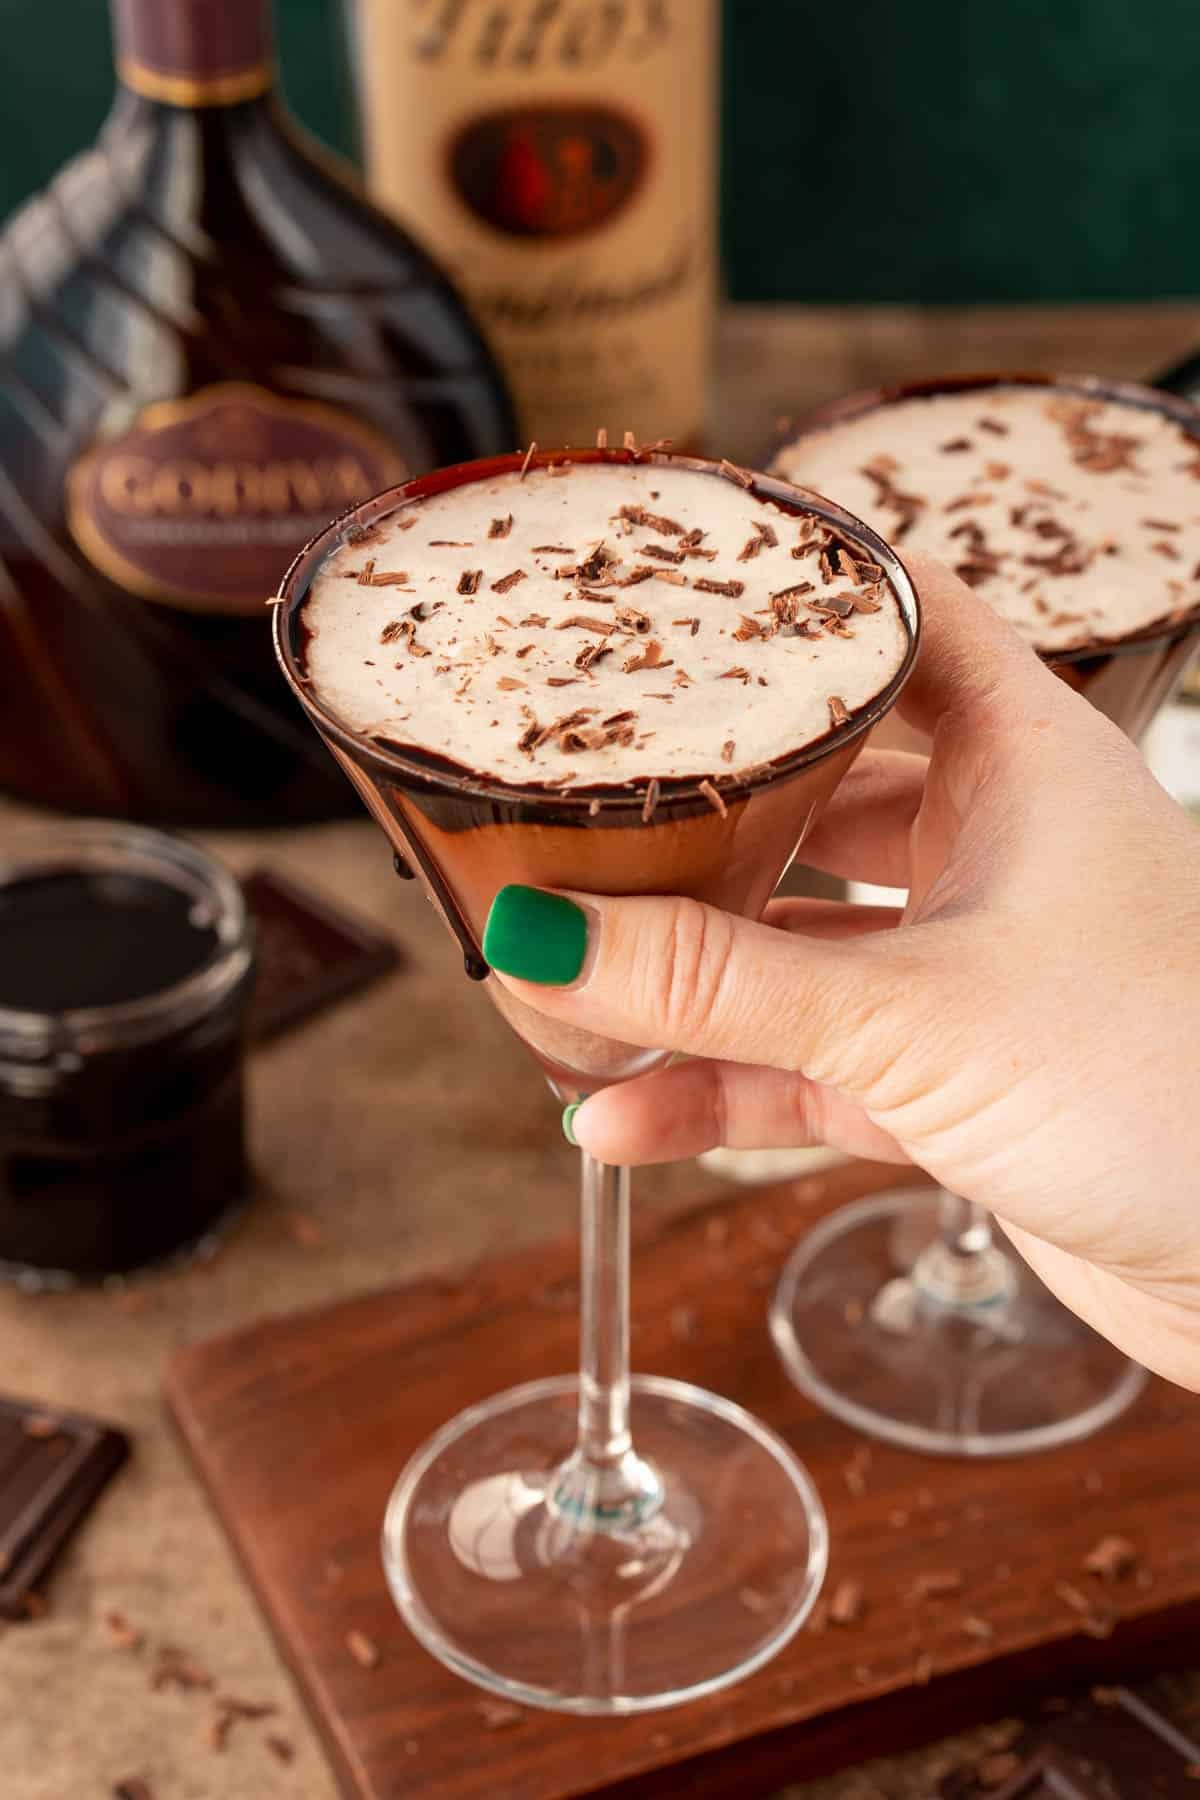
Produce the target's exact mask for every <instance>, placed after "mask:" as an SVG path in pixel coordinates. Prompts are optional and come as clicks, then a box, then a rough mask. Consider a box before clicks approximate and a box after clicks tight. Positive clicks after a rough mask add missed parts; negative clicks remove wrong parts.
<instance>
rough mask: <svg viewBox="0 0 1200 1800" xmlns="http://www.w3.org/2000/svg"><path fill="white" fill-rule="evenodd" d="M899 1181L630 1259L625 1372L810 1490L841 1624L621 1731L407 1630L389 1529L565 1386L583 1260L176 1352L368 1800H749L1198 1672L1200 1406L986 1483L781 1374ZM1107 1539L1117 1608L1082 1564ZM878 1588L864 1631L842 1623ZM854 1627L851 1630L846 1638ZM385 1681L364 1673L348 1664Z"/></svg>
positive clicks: (1178, 1402)
mask: <svg viewBox="0 0 1200 1800" xmlns="http://www.w3.org/2000/svg"><path fill="white" fill-rule="evenodd" d="M894 1179H895V1174H894V1171H888V1170H883V1169H880V1168H872V1167H871V1166H869V1165H863V1164H859V1165H845V1166H842V1167H840V1168H838V1169H835V1170H833V1171H830V1172H828V1173H826V1174H824V1175H822V1176H810V1177H808V1178H806V1179H805V1180H804V1181H803V1182H800V1183H797V1184H794V1185H792V1186H790V1187H781V1188H776V1189H771V1190H758V1191H757V1192H754V1193H750V1194H747V1193H746V1192H745V1191H744V1190H743V1191H742V1192H741V1193H739V1194H738V1195H736V1196H734V1197H732V1198H730V1199H729V1200H727V1201H726V1202H724V1203H718V1204H717V1205H716V1206H714V1207H710V1208H707V1209H705V1210H703V1211H702V1212H700V1213H697V1214H691V1215H688V1216H687V1217H685V1218H682V1219H675V1220H671V1221H666V1222H662V1221H659V1222H656V1223H655V1224H653V1225H652V1226H651V1228H650V1230H649V1231H648V1233H647V1234H645V1236H644V1237H643V1241H642V1242H641V1243H640V1245H639V1248H638V1251H637V1254H636V1257H635V1275H634V1316H635V1321H636V1324H635V1331H634V1360H635V1366H636V1367H637V1368H638V1369H639V1370H645V1371H650V1372H655V1373H659V1374H666V1375H673V1376H679V1377H682V1378H686V1379H687V1380H690V1381H696V1382H699V1383H701V1384H702V1385H705V1386H710V1387H713V1388H715V1389H717V1390H718V1391H720V1392H722V1393H725V1394H727V1395H729V1396H730V1397H731V1398H734V1399H736V1400H738V1401H740V1402H742V1403H743V1404H744V1405H746V1406H748V1407H749V1408H750V1409H751V1410H752V1411H754V1412H755V1413H757V1414H758V1415H759V1416H761V1417H762V1418H764V1419H765V1420H767V1421H768V1423H770V1424H772V1425H773V1426H774V1427H775V1428H776V1429H777V1430H778V1431H780V1432H782V1434H783V1435H784V1436H785V1437H786V1438H787V1439H788V1441H789V1442H790V1443H792V1444H793V1445H794V1446H795V1447H796V1449H797V1450H798V1451H799V1452H800V1454H801V1455H802V1456H803V1457H804V1459H805V1461H806V1462H807V1463H808V1465H809V1467H810V1469H811V1470H812V1473H813V1475H814V1477H815V1478H816V1481H817V1484H818V1486H819V1488H820V1490H821V1493H822V1496H823V1498H824V1500H825V1503H826V1506H827V1508H828V1511H829V1517H830V1528H831V1535H832V1544H833V1553H832V1562H831V1569H830V1578H829V1582H828V1584H827V1588H826V1604H825V1605H824V1606H821V1607H819V1608H818V1612H817V1615H816V1616H815V1618H814V1620H813V1621H812V1622H811V1623H810V1625H809V1626H808V1627H806V1628H805V1630H804V1631H803V1632H802V1633H801V1634H800V1636H799V1637H798V1638H797V1639H796V1640H795V1641H794V1642H793V1643H792V1645H790V1646H789V1647H788V1648H787V1649H786V1650H785V1651H784V1652H783V1653H782V1655H781V1656H780V1657H779V1658H778V1659H777V1660H776V1661H775V1662H774V1663H773V1664H771V1665H770V1666H769V1667H768V1668H767V1669H766V1670H764V1671H763V1672H762V1673H760V1674H759V1675H757V1676H755V1677H753V1678H752V1679H750V1680H749V1681H747V1682H745V1683H743V1684H742V1685H740V1686H739V1687H737V1688H736V1689H733V1690H730V1691H729V1692H727V1693H725V1694H721V1695H717V1696H714V1697H713V1698H711V1699H709V1700H706V1701H702V1702H699V1703H696V1704H693V1705H691V1706H688V1707H684V1708H680V1709H678V1710H676V1711H673V1712H665V1713H660V1714H649V1715H642V1716H641V1717H638V1718H634V1719H629V1720H619V1721H593V1720H575V1719H569V1718H564V1717H561V1716H557V1715H553V1714H549V1713H536V1712H531V1711H525V1710H521V1709H517V1708H511V1707H505V1706H500V1705H498V1704H497V1703H496V1702H494V1701H491V1700H489V1699H488V1698H487V1697H486V1696H485V1695H483V1694H482V1693H480V1692H479V1691H477V1690H475V1689H474V1688H472V1687H470V1686H468V1685H467V1684H466V1683H464V1682H462V1681H460V1680H458V1679H457V1678H456V1677H455V1676H453V1675H451V1674H449V1673H448V1672H447V1671H445V1670H443V1669H442V1668H441V1667H440V1666H439V1665H438V1664H437V1663H435V1662H434V1661H433V1660H432V1659H431V1658H430V1657H429V1656H427V1655H426V1653H425V1652H424V1651H423V1650H422V1649H420V1647H419V1646H418V1645H417V1644H416V1642H415V1640H413V1639H412V1638H411V1637H410V1636H409V1634H408V1632H407V1630H406V1629H405V1627H404V1625H403V1623H402V1622H401V1620H400V1618H399V1617H398V1615H397V1614H396V1612H395V1610H394V1609H393V1606H392V1603H391V1600H390V1598H389V1596H388V1593H387V1589H386V1587H385V1585H384V1581H383V1576H382V1572H381V1568H380V1563H379V1549H378V1542H379V1527H380V1521H381V1518H382V1515H383V1510H384V1506H385V1503H386V1500H387V1496H388V1492H389V1490H390V1488H391V1485H392V1482H393V1481H394V1479H395V1477H396V1475H397V1474H398V1472H399V1470H400V1468H401V1466H402V1464H403V1463H404V1461H405V1460H406V1458H407V1457H408V1455H409V1454H410V1453H411V1451H413V1450H414V1449H416V1448H417V1446H418V1445H419V1444H420V1443H421V1442H422V1441H423V1440H424V1439H425V1437H426V1436H427V1435H428V1434H429V1433H430V1432H431V1431H432V1430H434V1429H435V1428H436V1427H437V1426H439V1425H441V1424H442V1423H443V1422H444V1421H445V1420H447V1419H448V1418H450V1416H451V1415H452V1414H453V1413H455V1412H457V1411H458V1410H459V1409H460V1408H461V1407H463V1406H465V1405H468V1404H470V1403H472V1402H474V1401H477V1400H480V1399H482V1398H484V1397H486V1396H487V1395H489V1394H491V1393H494V1392H496V1391H498V1390H499V1389H500V1388H502V1387H505V1386H508V1385H511V1384H514V1383H517V1382H522V1381H527V1380H530V1379H533V1378H535V1377H536V1376H538V1375H542V1374H546V1373H549V1372H557V1371H561V1370H567V1369H569V1368H570V1367H571V1366H572V1361H573V1356H574V1348H575V1316H574V1304H575V1284H574V1252H573V1247H572V1246H569V1245H567V1246H563V1247H561V1248H556V1249H552V1250H549V1251H547V1250H541V1251H533V1252H528V1251H522V1252H520V1253H518V1254H516V1255H513V1256H509V1257H507V1258H505V1259H503V1260H499V1261H494V1262H491V1263H490V1264H488V1265H487V1266H485V1267H482V1268H480V1269H477V1270H475V1271H473V1272H469V1273H465V1274H464V1275H463V1276H462V1277H461V1278H458V1279H446V1280H439V1281H433V1282H429V1281H427V1282H422V1283H418V1284H415V1285H413V1286H409V1287H405V1288H401V1289H398V1290H396V1291H394V1292H389V1293H382V1294H375V1295H370V1296H365V1297H363V1298H360V1299H352V1300H349V1301H347V1302H343V1303H342V1304H340V1305H338V1306H336V1307H333V1308H331V1309H329V1310H326V1311H324V1312H317V1313H308V1314H305V1315H302V1316H299V1317H296V1318H291V1319H287V1318H285V1319H279V1320H272V1321H266V1322H264V1323H262V1324H259V1325H254V1326H251V1327H249V1328H248V1329H242V1330H239V1331H235V1332H233V1333H230V1334H228V1335H226V1336H224V1337H221V1338H217V1339H215V1340H212V1341H210V1342H208V1343H205V1344H200V1345H194V1346H191V1347H190V1348H187V1349H185V1350H183V1351H181V1352H180V1353H179V1354H178V1355H177V1356H176V1357H175V1358H174V1360H173V1362H172V1364H171V1366H170V1370H169V1378H168V1392H169V1397H170V1402H171V1405H172V1408H173V1410H174V1413H175V1416H176V1419H177V1421H178V1423H179V1425H180V1426H181V1428H182V1430H183V1433H184V1436H185V1439H186V1441H187V1443H188V1446H189V1448H190V1450H191V1452H192V1455H193V1457H194V1459H195V1461H196V1463H197V1465H198V1468H199V1470H200V1473H201V1474H202V1476H203V1478H204V1480H205V1482H206V1484H207V1486H208V1489H209V1491H210V1494H211V1496H212V1498H213V1499H214V1501H215V1503H216V1506H217V1508H218V1510H219V1512H220V1515H221V1517H222V1519H223V1521H224V1523H225V1525H226V1527H227V1529H228V1530H229V1532H230V1534H231V1536H232V1538H233V1541H234V1543H235V1545H236V1547H237V1549H238V1551H239V1553H240V1556H241V1559H242V1562H243V1565H244V1567H245V1569H246V1571H247V1573H248V1575H249V1577H250V1580H251V1582H252V1584H253V1585H254V1587H255V1589H256V1591H257V1593H258V1596H259V1598H260V1600H261V1601H262V1603H263V1605H264V1607H265V1609H266V1612H267V1615H268V1618H269V1620H270V1621H271V1624H272V1626H273V1628H274V1631H275V1634H276V1637H277V1640H278V1642H279V1644H280V1647H281V1649H282V1651H283V1653H284V1655H285V1657H286V1658H287V1660H288V1662H289V1663H290V1665H291V1667H292V1669H293V1672H294V1673H295V1675H296V1677H297V1678H298V1680H299V1683H300V1685H301V1688H302V1690H303V1692H304V1694H305V1696H306V1698H307V1699H308V1701H309V1704H310V1705H311V1707H312V1708H313V1711H314V1713H315V1716H316V1719H317V1722H318V1725H319V1727H320V1729H321V1732H322V1735H323V1736H324V1739H325V1742H326V1745H327V1747H328V1749H329V1751H330V1753H331V1756H332V1758H333V1763H334V1767H335V1770H336V1772H337V1774H338V1776H339V1779H340V1780H341V1782H342V1785H343V1787H344V1789H345V1792H346V1793H347V1794H348V1795H352V1796H354V1797H355V1800H391V1797H393V1796H397V1795H400V1794H409V1793H420V1794H421V1795H422V1796H429V1797H430V1800H434V1797H436V1800H484V1796H489V1797H491V1796H497V1795H503V1796H504V1800H564V1797H565V1796H568V1795H578V1794H585V1793H586V1794H595V1793H603V1794H610V1795H617V1794H619V1795H622V1796H634V1795H642V1794H645V1795H647V1796H649V1795H654V1796H659V1795H663V1796H665V1795H676V1794H678V1795H683V1794H689V1795H712V1796H718V1795H727V1794H729V1793H731V1792H733V1791H734V1790H735V1788H736V1791H737V1792H738V1793H739V1794H743V1795H751V1794H762V1793H766V1792H769V1791H770V1790H771V1789H772V1788H774V1787H777V1786H779V1785H780V1784H781V1783H783V1782H785V1781H787V1780H799V1779H805V1778H808V1777H810V1776H813V1775H816V1774H819V1773H821V1772H823V1771H824V1770H827V1769H829V1768H832V1767H836V1766H838V1765H839V1764H843V1763H845V1762H849V1761H858V1760H861V1759H862V1758H864V1757H867V1756H874V1755H879V1754H882V1753H883V1752H885V1751H887V1750H891V1749H894V1748H896V1747H898V1746H900V1745H902V1744H904V1743H912V1742H914V1741H919V1740H920V1739H921V1738H922V1737H927V1736H929V1735H932V1734H933V1733H934V1732H936V1731H943V1732H944V1731H946V1730H949V1729H952V1728H955V1727H958V1726H960V1725H962V1724H965V1723H967V1722H969V1721H970V1720H972V1719H976V1718H979V1717H981V1716H992V1717H994V1716H995V1715H996V1714H997V1713H999V1712H1000V1711H1002V1710H1003V1709H1004V1708H1005V1707H1007V1706H1010V1705H1013V1704H1017V1703H1019V1702H1020V1700H1021V1699H1022V1698H1023V1697H1025V1696H1026V1695H1027V1694H1028V1693H1029V1692H1030V1691H1032V1690H1033V1689H1034V1688H1036V1687H1037V1686H1039V1685H1041V1686H1042V1687H1043V1688H1044V1686H1045V1684H1046V1683H1048V1682H1054V1683H1065V1682H1068V1681H1071V1680H1078V1679H1096V1678H1099V1677H1100V1676H1102V1675H1104V1674H1105V1673H1107V1672H1110V1671H1111V1670H1112V1669H1114V1668H1116V1667H1118V1666H1119V1667H1120V1669H1121V1670H1122V1672H1123V1673H1124V1674H1125V1675H1126V1676H1128V1675H1129V1673H1130V1671H1131V1670H1133V1669H1137V1668H1140V1667H1145V1668H1149V1667H1150V1666H1152V1665H1153V1664H1154V1663H1156V1662H1160V1663H1162V1662H1170V1661H1171V1660H1172V1659H1176V1660H1179V1659H1181V1658H1182V1657H1183V1655H1184V1654H1185V1651H1184V1648H1183V1646H1184V1645H1185V1643H1186V1642H1187V1640H1188V1637H1189V1636H1190V1635H1191V1633H1192V1632H1193V1631H1194V1629H1195V1627H1196V1626H1197V1625H1198V1624H1200V1534H1198V1533H1197V1529H1196V1519H1195V1508H1194V1502H1193V1497H1192V1494H1191V1491H1190V1483H1189V1482H1188V1481H1187V1480H1186V1479H1184V1478H1183V1475H1182V1470H1181V1460H1180V1459H1181V1454H1183V1453H1184V1446H1185V1445H1186V1442H1187V1427H1188V1425H1189V1424H1190V1425H1192V1426H1194V1425H1195V1424H1196V1423H1197V1422H1200V1398H1196V1397H1194V1396H1189V1395H1185V1394H1182V1393H1180V1392H1179V1391H1177V1390H1175V1389H1172V1388H1169V1387H1167V1386H1166V1385H1165V1384H1162V1383H1152V1384H1151V1385H1150V1387H1149V1389H1148V1391H1147V1393H1146V1395H1145V1396H1144V1397H1143V1399H1142V1400H1141V1401H1140V1402H1139V1403H1138V1404H1137V1405H1136V1406H1135V1407H1134V1409H1133V1410H1132V1411H1131V1412H1130V1413H1129V1414H1127V1415H1126V1416H1125V1417H1124V1418H1123V1419H1122V1420H1121V1421H1119V1422H1118V1423H1117V1424H1116V1425H1114V1426H1112V1427H1110V1429H1109V1430H1108V1431H1107V1432H1106V1433H1105V1434H1104V1436H1103V1439H1102V1440H1096V1441H1093V1442H1090V1443H1084V1444H1080V1445H1075V1446H1072V1447H1070V1448H1068V1449H1064V1450H1061V1451H1058V1452H1055V1453H1053V1454H1050V1455H1046V1456H1039V1457H1030V1458H1027V1459H1019V1460H1014V1461H1005V1462H997V1463H990V1464H979V1463H974V1464H972V1463H969V1462H966V1461H961V1460H945V1461H933V1460H930V1459H927V1458H923V1457H919V1456H915V1455H910V1454H907V1453H904V1452H901V1451H898V1450H892V1449H888V1448H884V1447H882V1446H872V1447H871V1448H870V1449H869V1450H867V1449H866V1447H865V1446H863V1444H862V1443H861V1441H860V1440H858V1439H857V1438H856V1437H855V1435H854V1434H853V1433H852V1432H850V1431H848V1430H847V1429H846V1428H845V1427H843V1426H842V1425H840V1424H839V1423H837V1422H836V1421H835V1420H833V1419H831V1418H827V1417H825V1416H824V1415H822V1414H820V1413H818V1412H816V1411H815V1410H814V1408H813V1407H812V1406H811V1405H810V1403H809V1402H808V1401H807V1400H805V1399H804V1398H803V1396H801V1395H800V1394H799V1393H798V1392H796V1391H795V1390H794V1389H793V1388H792V1387H791V1385H790V1384H789V1382H788V1381H787V1379H786V1378H785V1376H784V1375H783V1373H782V1371H781V1369H780V1367H779V1365H778V1364H777V1362H776V1359H775V1356H774V1352H773V1350H772V1348H771V1345H770V1342H769V1340H768V1337H767V1332H766V1327H765V1307H766V1303H767V1299H768V1295H769V1292H770V1287H771V1284H772V1282H773V1280H774V1278H775V1275H776V1273H777V1271H778V1267H779V1264H780V1260H781V1257H782V1255H783V1253H784V1252H785V1251H786V1249H787V1247H788V1246H789V1245H790V1244H791V1243H792V1242H794V1240H795V1237H796V1235H797V1233H798V1232H799V1231H800V1230H802V1229H803V1227H804V1225H805V1224H806V1223H807V1222H810V1221H811V1220H812V1219H813V1218H814V1217H816V1216H817V1215H818V1214H819V1213H820V1212H821V1211H824V1210H826V1209H827V1208H828V1207H829V1206H831V1205H836V1204H838V1203H840V1202H842V1201H844V1200H846V1199H848V1198H850V1197H852V1196H855V1195H857V1194H861V1193H864V1192H868V1191H871V1190H872V1189H874V1188H877V1187H880V1186H882V1185H885V1184H886V1183H888V1182H890V1181H892V1180H894ZM1110 1534H1119V1535H1120V1536H1122V1537H1124V1538H1126V1539H1128V1540H1129V1542H1130V1543H1131V1544H1132V1545H1133V1546H1134V1548H1135V1552H1136V1558H1135V1566H1134V1567H1133V1568H1131V1569H1130V1570H1129V1571H1128V1572H1127V1573H1126V1574H1125V1575H1124V1577H1123V1578H1122V1579H1120V1580H1119V1581H1115V1582H1104V1581H1102V1580H1101V1579H1099V1578H1098V1577H1097V1576H1095V1575H1093V1574H1090V1573H1088V1572H1086V1570H1085V1569H1084V1561H1085V1558H1086V1557H1087V1556H1088V1554H1089V1552H1090V1551H1091V1550H1092V1549H1093V1548H1094V1547H1095V1545H1096V1544H1097V1543H1098V1541H1099V1540H1100V1539H1101V1538H1103V1537H1104V1536H1106V1535H1110ZM846 1582H856V1583H858V1584H860V1585H861V1593H862V1607H863V1614H862V1617H861V1618H860V1619H859V1620H857V1622H855V1623H852V1624H847V1625H839V1624H837V1623H835V1622H834V1621H833V1620H832V1618H830V1617H829V1604H828V1603H829V1601H830V1600H831V1599H832V1597H833V1596H834V1595H836V1593H837V1591H838V1589H839V1588H840V1587H841V1586H842V1584H843V1583H846ZM835 1610H836V1608H835ZM351 1633H361V1634H363V1635H364V1636H365V1637H366V1638H367V1639H368V1640H369V1641H370V1643H371V1644H372V1645H374V1646H375V1647H377V1649H378V1652H379V1661H378V1664H377V1666H375V1667H373V1668H364V1667H362V1666H361V1665H360V1663H359V1661H357V1660H356V1658H355V1657H354V1656H353V1655H352V1654H351V1652H350V1650H349V1649H348V1646H347V1638H348V1636H349V1634H351Z"/></svg>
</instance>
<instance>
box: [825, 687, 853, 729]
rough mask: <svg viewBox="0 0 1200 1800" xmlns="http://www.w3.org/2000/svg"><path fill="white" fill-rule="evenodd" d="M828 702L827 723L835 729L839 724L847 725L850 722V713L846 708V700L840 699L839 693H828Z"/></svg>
mask: <svg viewBox="0 0 1200 1800" xmlns="http://www.w3.org/2000/svg"><path fill="white" fill-rule="evenodd" d="M828 704H829V723H830V724H831V725H832V726H833V727H834V728H835V730H836V728H837V727H838V726H840V725H848V724H849V723H850V714H849V712H848V711H847V709H846V702H845V701H844V700H843V699H841V697H840V696H839V695H837V694H830V696H829V702H828Z"/></svg>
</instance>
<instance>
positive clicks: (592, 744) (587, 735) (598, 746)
mask: <svg viewBox="0 0 1200 1800" xmlns="http://www.w3.org/2000/svg"><path fill="white" fill-rule="evenodd" d="M607 742H608V733H607V732H606V731H604V730H602V729H601V727H600V726H599V725H583V726H579V725H576V726H573V727H572V728H571V730H570V731H564V732H563V734H562V736H561V737H560V738H559V740H558V747H559V749H560V750H561V751H562V752H563V753H564V755H566V756H577V755H578V754H579V752H580V751H581V750H603V748H604V746H605V744H607Z"/></svg>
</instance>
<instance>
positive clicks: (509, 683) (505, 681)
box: [496, 675, 525, 694]
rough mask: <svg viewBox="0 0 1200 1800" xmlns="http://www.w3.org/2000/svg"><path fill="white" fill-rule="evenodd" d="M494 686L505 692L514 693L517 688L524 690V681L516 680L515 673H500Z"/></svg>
mask: <svg viewBox="0 0 1200 1800" xmlns="http://www.w3.org/2000/svg"><path fill="white" fill-rule="evenodd" d="M496 686H497V687H498V688H500V689H502V690H503V692H504V693H506V694H511V693H515V692H516V690H517V689H518V688H520V689H522V690H524V687H525V683H524V682H523V681H518V680H517V678H516V676H515V675H501V677H500V679H499V681H498V682H497V683H496Z"/></svg>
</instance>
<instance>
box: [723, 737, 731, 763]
mask: <svg viewBox="0 0 1200 1800" xmlns="http://www.w3.org/2000/svg"><path fill="white" fill-rule="evenodd" d="M721 761H722V762H726V763H731V762H732V761H733V739H732V738H726V739H725V742H724V743H723V744H722V745H721Z"/></svg>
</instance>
